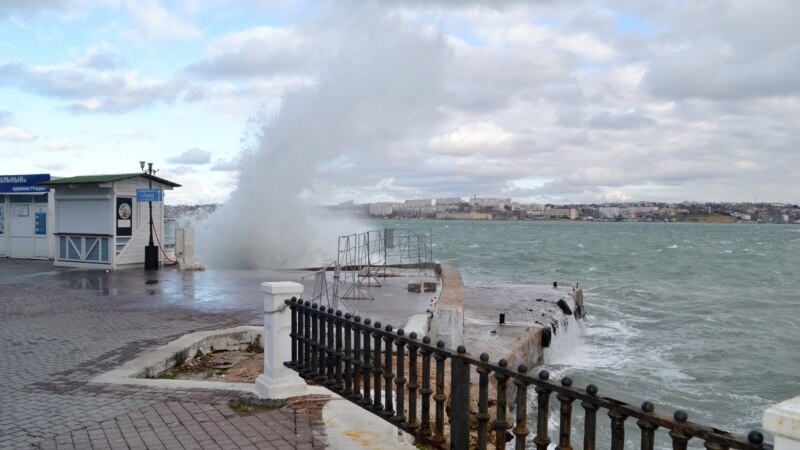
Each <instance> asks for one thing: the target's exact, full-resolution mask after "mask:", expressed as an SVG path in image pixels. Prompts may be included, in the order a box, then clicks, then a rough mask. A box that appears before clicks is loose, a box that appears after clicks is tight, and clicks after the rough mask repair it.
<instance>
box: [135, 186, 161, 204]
mask: <svg viewBox="0 0 800 450" xmlns="http://www.w3.org/2000/svg"><path fill="white" fill-rule="evenodd" d="M161 199H162V194H161V189H137V190H136V201H137V202H160V201H161Z"/></svg>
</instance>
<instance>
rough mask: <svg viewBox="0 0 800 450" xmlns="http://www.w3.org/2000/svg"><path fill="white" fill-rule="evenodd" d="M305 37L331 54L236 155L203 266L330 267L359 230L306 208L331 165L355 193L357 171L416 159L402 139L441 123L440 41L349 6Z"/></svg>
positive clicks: (203, 237)
mask: <svg viewBox="0 0 800 450" xmlns="http://www.w3.org/2000/svg"><path fill="white" fill-rule="evenodd" d="M331 24H334V25H331ZM303 29H304V32H307V33H310V34H313V35H314V37H315V39H317V40H323V41H325V42H326V43H327V45H328V46H329V47H330V50H329V51H327V52H325V53H326V54H325V57H324V59H323V63H322V69H321V70H320V74H319V77H318V79H317V82H316V83H315V85H314V86H313V87H310V88H307V89H305V90H302V91H299V92H294V93H292V94H290V95H288V96H286V97H285V98H284V100H283V104H282V107H281V109H280V111H279V112H278V113H277V114H276V115H275V116H273V117H272V118H271V119H270V120H269V121H268V123H266V124H264V125H263V128H262V129H261V132H260V136H259V138H258V141H259V142H258V144H257V146H256V148H254V149H252V150H250V151H245V152H244V157H243V158H242V162H241V168H240V176H239V179H238V185H237V187H236V189H235V190H234V192H233V193H232V194H231V197H230V199H229V200H228V201H227V202H226V203H225V204H224V205H223V206H222V207H221V208H220V209H218V210H217V212H216V213H215V214H214V215H212V217H210V218H209V221H208V227H207V228H206V229H204V230H201V232H200V237H199V239H198V247H199V251H200V253H201V255H202V258H203V260H204V262H206V263H207V264H209V265H210V266H211V267H230V268H274V267H287V266H299V265H308V264H319V263H321V262H329V261H330V259H329V258H331V257H334V258H335V255H334V252H333V251H332V250H335V248H336V236H338V235H340V234H349V233H354V232H360V231H363V226H358V225H355V224H353V223H346V222H344V223H343V222H342V221H335V220H333V219H331V218H330V217H325V216H323V215H321V214H320V211H319V209H317V208H314V207H312V204H313V202H314V196H315V194H316V193H318V192H320V191H321V190H324V189H326V186H330V180H336V178H335V177H334V175H331V174H330V173H329V168H330V166H331V165H335V164H336V161H341V160H342V159H346V160H347V161H350V162H351V164H349V165H350V166H352V167H350V168H349V171H348V170H344V171H343V172H342V173H341V174H340V175H339V179H338V180H337V181H342V179H344V180H350V185H351V187H352V186H353V185H355V186H359V184H358V178H359V176H366V175H367V174H365V173H363V174H362V173H359V167H363V166H366V165H367V164H366V162H367V161H369V162H371V164H369V165H370V166H371V167H375V166H377V167H380V165H379V164H375V162H377V161H380V160H381V159H382V158H389V154H390V153H393V154H396V153H398V152H400V153H403V152H404V153H405V154H408V153H411V152H413V151H417V150H419V148H418V147H419V144H418V143H415V142H414V141H411V140H410V136H416V137H419V136H423V137H424V136H426V135H430V134H431V133H432V132H433V131H432V130H433V129H434V127H435V124H436V123H438V122H439V120H440V117H439V112H438V107H439V104H440V103H439V102H440V100H441V96H442V95H441V86H442V83H441V72H442V70H441V68H442V63H443V60H444V58H445V56H446V51H445V49H446V47H445V45H444V43H443V41H442V39H441V38H440V37H439V36H432V35H431V34H430V32H424V31H423V30H421V29H419V28H413V27H409V26H407V25H406V24H404V23H403V22H402V21H401V20H400V19H399V18H397V17H393V16H391V15H390V14H386V13H384V12H383V11H382V10H380V9H379V8H377V7H375V5H372V4H370V3H367V4H360V3H357V2H356V3H353V4H352V5H342V4H341V3H337V7H333V6H331V7H329V8H328V9H325V8H323V11H321V12H320V13H319V15H318V16H317V18H316V19H315V20H314V23H307V24H305V25H304V27H303ZM378 170H379V169H378ZM409 170H413V167H409ZM373 175H374V174H373ZM353 180H355V181H353ZM344 184H345V185H346V184H347V182H345V183H344Z"/></svg>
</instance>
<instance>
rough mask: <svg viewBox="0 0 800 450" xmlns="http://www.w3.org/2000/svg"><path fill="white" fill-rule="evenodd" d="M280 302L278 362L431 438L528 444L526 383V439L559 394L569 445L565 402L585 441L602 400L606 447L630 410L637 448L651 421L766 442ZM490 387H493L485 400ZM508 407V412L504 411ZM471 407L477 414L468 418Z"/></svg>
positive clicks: (546, 441)
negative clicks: (282, 348)
mask: <svg viewBox="0 0 800 450" xmlns="http://www.w3.org/2000/svg"><path fill="white" fill-rule="evenodd" d="M286 303H287V304H288V305H289V307H290V309H291V314H292V329H291V338H292V360H291V361H289V362H286V363H285V364H286V365H287V366H288V367H290V368H292V369H294V370H296V371H297V372H298V373H299V374H300V375H301V376H302V377H303V378H305V379H307V380H313V381H314V382H316V383H319V384H322V385H324V386H326V387H328V388H329V389H331V390H332V391H334V392H336V393H338V394H340V395H342V396H343V397H344V398H346V399H348V400H350V401H351V402H353V403H355V404H357V405H360V406H361V407H363V408H364V409H366V410H368V411H370V412H372V413H373V414H375V415H376V416H379V417H381V418H383V419H384V420H386V421H388V422H390V423H392V424H393V425H396V426H397V427H398V428H400V429H402V430H405V431H407V432H408V433H410V434H411V435H413V436H414V437H415V439H417V440H418V441H419V442H420V443H425V444H428V445H430V446H433V447H437V448H448V447H449V448H452V449H467V448H478V449H481V450H482V449H486V448H487V446H488V445H489V444H490V443H489V441H490V439H491V440H492V441H493V445H494V448H496V449H505V448H506V443H507V440H508V436H509V435H508V432H509V430H510V431H511V433H513V437H514V440H515V442H514V446H515V448H516V449H525V448H526V445H527V442H526V437H527V436H528V435H529V434H530V433H531V431H530V430H529V429H528V390H529V389H533V390H534V391H535V393H536V397H537V406H536V417H535V419H536V435H535V436H534V438H533V443H534V445H535V446H536V449H537V450H547V448H548V445H550V443H551V442H552V441H551V438H550V436H549V433H548V421H549V415H550V401H551V399H552V397H553V394H555V399H556V401H557V402H558V403H559V405H558V406H559V408H558V417H559V421H558V423H559V426H558V428H559V432H558V436H557V437H556V439H557V441H558V445H557V447H556V449H557V450H572V441H573V436H572V432H573V431H572V429H573V425H572V419H573V414H572V410H573V403H574V402H576V401H579V402H580V403H579V405H580V407H581V408H582V409H583V411H584V419H583V433H582V442H583V449H584V450H594V449H595V442H596V434H597V421H598V418H597V413H598V411H600V410H603V411H605V412H606V413H607V415H608V417H609V419H610V432H611V436H610V440H611V450H622V449H623V447H624V445H625V432H626V427H625V422H626V420H628V419H631V420H636V425H637V426H638V427H639V429H640V430H641V431H640V436H641V445H640V446H641V449H642V450H653V449H654V446H655V437H656V430H658V429H666V430H667V431H668V434H669V438H670V440H671V445H670V446H671V447H672V448H673V449H674V450H685V449H686V448H687V446H688V443H689V441H690V440H691V439H699V440H701V441H702V442H703V446H704V447H705V448H706V449H707V450H726V449H731V448H732V449H742V450H772V449H773V446H772V445H771V444H769V443H765V442H764V437H763V435H762V434H761V433H760V432H759V431H756V430H754V431H751V432H750V433H748V434H747V436H736V435H732V434H730V433H727V432H725V431H721V430H718V429H715V428H710V427H706V426H702V425H698V424H695V423H692V422H689V421H688V415H687V413H686V412H685V411H683V410H678V411H675V413H674V414H673V416H672V417H670V416H667V415H664V414H661V413H657V412H655V410H654V409H655V407H654V405H653V404H652V403H651V402H649V401H646V402H644V403H643V404H642V405H641V407H636V406H633V405H630V404H626V403H623V402H620V401H617V400H614V399H611V398H606V397H601V396H598V390H597V387H596V386H594V385H592V384H590V385H588V386H587V387H586V389H580V388H575V387H573V386H572V380H571V379H570V378H569V377H565V378H563V379H561V380H560V381H559V382H557V381H554V380H550V379H549V374H548V372H547V371H546V370H542V371H540V372H539V373H538V374H537V375H536V376H532V375H530V374H529V373H528V370H529V369H528V367H527V366H526V365H524V364H520V365H519V366H518V367H517V368H516V370H514V369H512V368H509V367H508V363H507V362H506V361H505V360H503V359H501V360H500V361H498V362H497V363H496V364H492V363H490V362H489V355H487V354H486V353H484V354H481V355H480V357H479V358H477V359H476V358H474V357H472V356H471V355H469V354H468V353H467V351H466V349H465V348H464V347H463V346H459V347H458V349H457V350H452V349H448V348H445V345H444V342H442V341H439V342H437V343H436V345H431V339H430V338H429V337H427V336H425V337H423V338H422V339H419V338H418V336H417V335H416V333H411V334H409V335H406V334H405V333H404V331H403V330H402V329H398V330H396V331H395V330H394V329H393V328H392V326H391V325H386V326H383V325H382V324H381V323H380V322H375V323H372V322H371V321H370V319H364V320H363V321H362V319H361V318H360V317H358V316H355V317H352V316H351V315H350V314H344V315H343V314H342V312H341V311H333V310H332V309H330V308H328V309H326V308H325V307H324V306H320V305H317V304H311V303H310V302H307V301H306V302H304V301H303V300H298V299H296V298H292V299H291V300H287V301H286ZM447 362H449V365H448V364H446V363H447ZM473 369H474V370H475V372H477V377H476V378H477V386H476V387H474V388H472V389H474V390H476V391H477V394H478V395H477V398H476V399H473V402H471V401H470V400H471V399H470V395H471V394H470V392H471V390H472V389H471V387H472V386H471V384H470V381H471V376H470V375H471V374H470V371H471V370H473ZM491 378H493V379H494V385H493V386H490V379H491ZM511 384H513V386H514V387H515V388H516V393H515V394H513V398H512V402H513V405H508V401H509V388H510V386H511ZM490 394H494V395H493V397H494V398H493V399H491V400H490V398H489V397H490ZM431 399H432V400H433V402H431ZM490 404H491V405H492V407H493V411H494V414H493V415H492V414H490ZM509 406H512V408H509ZM446 410H447V411H449V417H448V419H449V420H447V421H446V420H445V412H446ZM509 410H513V415H514V416H515V417H508V416H509V415H510V414H509V413H508V411H509ZM471 415H472V416H474V417H475V419H476V420H475V422H476V424H475V425H474V426H472V427H471V423H472V420H471ZM492 419H494V420H492ZM447 427H449V430H448V432H447V433H446V428H447ZM471 428H474V429H473V430H471ZM662 445H663V444H662Z"/></svg>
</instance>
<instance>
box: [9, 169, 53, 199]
mask: <svg viewBox="0 0 800 450" xmlns="http://www.w3.org/2000/svg"><path fill="white" fill-rule="evenodd" d="M45 181H50V174H49V173H39V174H34V175H0V192H8V193H12V194H14V193H26V192H48V191H49V190H50V189H49V188H47V187H45V186H39V183H44V182H45Z"/></svg>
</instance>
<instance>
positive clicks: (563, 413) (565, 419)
mask: <svg viewBox="0 0 800 450" xmlns="http://www.w3.org/2000/svg"><path fill="white" fill-rule="evenodd" d="M561 385H562V386H564V387H570V386H572V378H570V377H564V378H562V379H561ZM556 398H557V399H558V401H559V403H560V407H559V412H560V417H559V429H558V447H556V449H558V450H572V444H571V443H570V432H571V431H572V402H573V401H575V399H574V398H573V397H571V396H570V395H568V394H567V393H565V392H559V393H558V394H556Z"/></svg>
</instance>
